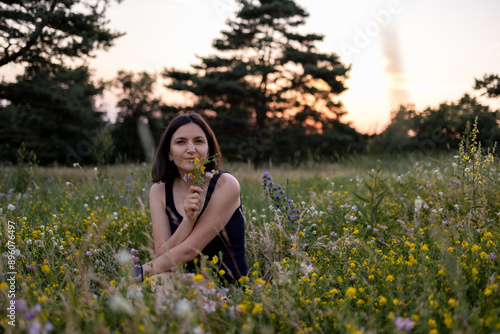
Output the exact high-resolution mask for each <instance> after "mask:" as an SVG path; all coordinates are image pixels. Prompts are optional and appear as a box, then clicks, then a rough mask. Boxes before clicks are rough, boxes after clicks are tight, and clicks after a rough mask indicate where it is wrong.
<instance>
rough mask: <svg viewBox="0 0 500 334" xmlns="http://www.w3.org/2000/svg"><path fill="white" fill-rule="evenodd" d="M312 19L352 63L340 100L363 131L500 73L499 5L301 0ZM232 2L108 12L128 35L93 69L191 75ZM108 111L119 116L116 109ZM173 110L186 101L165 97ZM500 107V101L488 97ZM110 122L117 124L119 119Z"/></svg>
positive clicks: (136, 2)
mask: <svg viewBox="0 0 500 334" xmlns="http://www.w3.org/2000/svg"><path fill="white" fill-rule="evenodd" d="M297 3H298V4H299V5H301V6H302V7H304V8H305V9H306V10H307V11H308V12H309V13H310V17H309V18H308V20H307V24H306V25H305V26H303V27H302V28H301V29H300V31H301V32H311V33H322V34H324V35H325V40H324V42H323V43H321V44H318V48H319V50H320V51H323V52H335V53H337V54H339V55H340V57H341V59H342V61H343V62H344V63H346V64H352V70H351V72H350V78H349V79H348V81H347V86H348V87H349V90H348V91H346V92H345V93H343V94H342V95H341V96H340V100H341V101H342V102H343V103H344V105H345V108H346V110H347V111H348V116H346V117H345V118H344V120H346V121H347V120H349V121H352V123H353V126H355V127H356V128H357V129H358V130H359V131H361V132H368V133H373V132H376V131H380V130H382V129H383V127H384V126H385V125H387V123H388V122H389V120H390V111H391V110H393V109H395V108H397V106H398V105H399V104H400V103H413V104H415V106H416V108H417V110H422V109H424V108H426V107H428V106H432V107H435V106H437V105H438V104H439V103H440V102H446V101H448V102H451V101H456V100H457V99H458V98H460V97H461V96H462V95H463V94H464V93H466V92H468V93H470V94H473V95H475V96H479V94H478V93H477V92H474V90H473V89H472V86H473V85H474V78H479V77H482V76H483V75H484V74H485V73H500V20H499V19H498V16H499V14H500V1H498V0H478V1H470V0H439V1H430V0H418V1H417V0H338V1H337V0H297ZM236 9H237V6H236V3H235V2H234V1H233V0H146V1H145V0H124V1H123V2H122V3H121V4H116V3H114V4H113V5H112V7H111V8H110V9H109V11H108V19H109V20H110V26H111V28H112V29H114V30H118V31H122V32H126V33H127V34H126V35H125V36H123V37H121V38H120V39H118V40H116V42H115V46H114V47H112V48H111V49H110V50H108V51H106V52H104V51H99V52H97V53H96V58H95V59H92V60H91V61H90V67H91V68H93V69H94V74H95V75H96V77H97V78H104V79H111V78H113V77H114V76H116V73H117V71H118V70H120V69H124V70H132V71H141V70H147V71H151V72H160V71H162V69H163V68H165V67H169V68H171V67H175V68H179V69H189V65H191V64H197V63H198V60H197V58H196V55H200V56H207V55H209V54H212V53H213V49H212V48H211V43H212V40H213V39H214V38H216V37H219V36H220V31H221V30H222V29H224V28H225V21H226V19H227V18H228V17H230V16H232V15H234V12H235V11H236ZM106 101H107V102H105V105H104V106H105V107H106V108H108V109H112V108H113V103H114V102H111V100H109V99H108V100H106ZM164 101H165V102H169V101H176V102H180V101H179V98H178V97H177V98H172V97H171V96H170V95H168V94H167V95H165V96H164ZM481 101H483V102H484V103H489V104H491V105H492V106H493V107H494V108H500V104H499V103H498V102H497V101H492V100H489V99H486V98H481ZM111 118H113V117H112V116H111Z"/></svg>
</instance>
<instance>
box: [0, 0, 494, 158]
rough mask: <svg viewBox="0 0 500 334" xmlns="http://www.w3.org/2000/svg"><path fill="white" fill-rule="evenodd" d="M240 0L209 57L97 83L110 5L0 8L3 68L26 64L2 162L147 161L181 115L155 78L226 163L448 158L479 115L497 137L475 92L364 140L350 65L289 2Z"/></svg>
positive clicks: (6, 101) (479, 84) (2, 92)
mask: <svg viewBox="0 0 500 334" xmlns="http://www.w3.org/2000/svg"><path fill="white" fill-rule="evenodd" d="M118 2H120V1H118ZM237 2H238V3H239V9H238V11H237V13H236V15H235V17H234V18H233V19H231V20H229V21H228V22H227V28H226V30H224V31H222V32H221V37H219V38H216V39H215V40H214V41H213V44H212V46H213V49H214V54H212V55H208V56H205V57H200V61H199V63H198V64H194V65H192V67H191V69H190V70H180V69H176V68H166V69H165V70H164V71H163V72H162V73H160V74H152V73H147V72H140V73H133V72H130V71H125V70H124V71H120V72H119V73H117V76H116V78H115V79H114V80H112V81H110V82H98V81H96V80H94V79H93V77H92V75H91V71H90V70H89V68H88V67H87V66H86V63H85V59H87V58H88V57H89V56H92V52H93V51H94V50H96V49H98V48H109V47H111V46H112V44H113V41H114V40H115V39H116V38H119V37H120V36H122V35H123V33H121V32H113V31H110V30H109V28H108V27H107V24H108V22H107V21H106V20H105V19H104V17H105V13H106V10H107V8H108V7H109V5H110V1H108V0H65V1H62V0H61V1H57V0H52V1H48V0H38V1H26V0H23V1H0V12H1V13H0V14H1V15H0V17H2V19H1V21H0V67H1V66H4V65H7V64H19V65H22V66H23V67H24V70H23V73H22V74H20V75H19V76H18V77H17V78H16V81H15V82H1V83H0V162H3V163H9V162H15V161H16V159H17V156H18V153H17V151H18V148H19V147H21V145H22V144H23V143H24V144H25V145H26V147H27V149H28V150H32V151H33V152H35V153H36V156H37V159H38V161H39V163H41V164H51V163H54V162H55V163H58V164H65V165H71V164H73V163H76V162H78V163H80V164H83V163H88V164H91V163H92V164H96V163H97V164H109V163H117V162H118V163H120V162H142V161H150V160H151V157H152V152H153V151H154V146H155V144H156V143H158V141H159V139H160V137H161V134H162V132H163V130H164V129H165V127H166V125H167V124H168V122H169V121H170V120H171V119H172V117H173V116H174V115H175V114H176V113H177V112H178V111H179V110H180V109H181V108H180V107H178V106H172V105H168V104H165V103H164V102H162V100H161V98H160V97H159V96H158V95H157V93H155V90H154V86H155V84H156V82H157V79H158V76H159V75H161V76H162V77H163V79H165V81H166V82H167V84H166V88H168V89H171V90H174V91H178V92H182V93H183V94H185V96H186V100H189V101H192V103H191V104H190V105H189V107H183V108H182V109H193V110H196V111H198V112H200V113H201V114H203V115H204V116H205V118H206V119H207V121H208V122H209V123H210V125H211V126H212V127H213V129H214V131H215V133H216V135H217V137H218V139H219V141H220V145H221V149H222V151H223V153H224V156H225V158H226V159H228V160H231V161H252V162H253V163H254V164H255V165H259V164H260V163H262V162H264V161H268V160H272V161H274V162H285V163H290V164H292V165H299V164H301V163H303V162H305V161H311V160H315V161H336V160H338V159H341V158H343V157H345V156H347V155H349V154H352V153H364V152H390V153H397V152H407V151H413V150H422V149H427V148H426V147H432V149H433V150H449V149H452V148H456V147H457V146H458V141H459V140H460V138H461V136H462V134H463V133H464V131H465V129H466V124H467V121H469V122H470V121H472V120H473V119H474V117H476V116H478V117H479V128H480V129H481V136H482V137H481V138H480V139H482V141H483V143H484V144H485V145H489V144H491V143H493V142H494V141H499V139H500V131H499V125H498V124H499V121H500V115H499V111H493V110H490V108H489V107H488V106H485V105H482V104H481V103H479V102H478V101H477V100H476V99H475V98H473V97H471V96H469V95H464V97H462V98H461V99H460V100H459V101H457V102H451V103H443V104H441V105H440V106H439V107H438V108H436V109H432V108H427V109H425V110H422V111H416V110H414V108H413V107H412V106H401V107H400V109H399V110H397V111H395V112H394V113H393V115H392V120H391V123H390V125H389V126H388V127H387V129H386V130H385V131H384V132H383V133H381V134H380V135H377V136H368V135H364V134H361V133H359V132H357V131H356V130H355V129H354V128H353V127H352V126H351V125H350V124H349V123H347V122H344V121H343V117H344V116H345V115H346V114H347V111H346V110H345V108H344V106H343V105H342V103H341V102H340V101H339V99H338V96H339V95H340V94H341V93H342V92H344V91H345V90H346V89H347V88H346V84H347V80H348V74H349V71H350V66H347V65H345V64H343V63H342V60H341V59H340V58H339V56H338V55H337V54H335V53H323V52H321V51H319V50H318V49H317V47H316V45H317V43H319V42H321V41H322V40H323V39H324V36H323V35H320V34H315V33H309V34H305V33H299V32H298V27H300V26H302V25H303V24H304V23H305V21H306V19H307V17H308V15H309V14H308V13H307V12H306V11H305V10H304V9H303V8H301V7H300V6H298V5H297V4H296V3H295V2H294V1H293V0H253V1H250V0H238V1H237ZM499 87H500V83H499V78H498V76H497V75H493V74H492V75H485V77H484V78H482V79H477V80H476V85H475V88H476V89H478V90H483V91H484V92H485V94H487V95H488V96H489V97H492V98H495V97H498V96H499V95H500V93H499V91H500V89H499ZM104 90H112V91H113V92H115V94H116V95H117V96H118V97H119V102H118V103H117V109H118V115H117V119H116V122H115V123H110V122H106V121H104V115H105V112H104V111H103V110H99V108H98V107H97V106H96V99H97V97H99V96H100V95H101V94H102V93H103V92H104Z"/></svg>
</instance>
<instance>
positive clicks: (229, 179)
mask: <svg viewBox="0 0 500 334" xmlns="http://www.w3.org/2000/svg"><path fill="white" fill-rule="evenodd" d="M239 206H240V185H239V183H238V181H237V180H236V179H235V178H234V177H233V176H232V175H231V174H228V173H224V174H222V175H221V176H220V178H219V180H218V182H217V185H216V187H215V189H214V192H213V194H212V198H211V200H210V203H209V204H208V206H207V208H206V209H205V212H204V213H203V215H202V216H201V217H200V220H199V221H198V223H197V224H196V226H195V227H194V228H193V230H192V232H191V233H190V234H189V235H188V236H187V238H186V239H185V240H184V241H182V242H181V243H180V244H178V245H177V246H174V247H172V248H170V249H169V250H168V251H166V252H164V253H163V254H161V255H160V256H158V257H157V258H156V259H155V260H153V261H151V262H149V263H147V264H145V265H143V269H144V272H147V273H150V274H155V273H161V272H165V271H171V270H175V269H176V268H177V266H178V265H179V264H181V263H187V262H189V261H191V260H192V259H194V258H195V257H196V256H197V255H198V253H199V252H200V251H202V250H203V249H204V248H205V246H206V245H208V243H209V242H210V241H212V240H213V239H214V238H215V237H216V236H217V234H218V233H219V232H220V231H222V229H223V228H224V227H225V226H226V224H227V222H228V221H229V219H230V218H231V216H232V215H233V213H234V211H236V210H237V209H238V207H239ZM153 268H154V269H153Z"/></svg>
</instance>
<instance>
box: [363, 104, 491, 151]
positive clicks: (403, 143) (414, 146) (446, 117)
mask: <svg viewBox="0 0 500 334" xmlns="http://www.w3.org/2000/svg"><path fill="white" fill-rule="evenodd" d="M476 117H477V119H478V121H477V122H478V129H480V130H481V131H480V133H479V134H478V140H479V141H481V142H482V143H483V144H484V145H487V146H490V147H491V146H493V144H494V143H495V142H497V141H500V128H499V127H498V124H499V122H500V111H499V110H491V109H490V108H489V106H486V105H482V104H481V103H479V102H478V101H477V99H476V98H473V97H471V96H470V95H468V94H465V95H464V96H463V97H462V98H461V99H460V100H459V101H458V102H456V103H455V102H452V103H441V104H440V105H439V107H438V108H437V109H433V108H430V107H429V108H427V109H425V110H423V111H421V112H417V111H415V110H414V108H413V107H412V106H401V107H400V109H399V110H398V111H397V112H395V113H393V115H392V120H391V123H390V124H389V126H388V127H387V128H386V129H385V130H384V132H383V133H381V134H380V136H379V137H378V138H376V139H375V140H374V142H373V143H372V147H371V150H372V151H375V152H388V153H400V152H409V151H411V152H422V153H423V154H425V155H428V154H432V153H434V152H435V151H450V150H453V151H454V150H457V149H458V147H459V144H460V140H461V138H462V134H463V133H465V131H466V125H467V122H469V123H471V122H473V120H474V119H475V118H476Z"/></svg>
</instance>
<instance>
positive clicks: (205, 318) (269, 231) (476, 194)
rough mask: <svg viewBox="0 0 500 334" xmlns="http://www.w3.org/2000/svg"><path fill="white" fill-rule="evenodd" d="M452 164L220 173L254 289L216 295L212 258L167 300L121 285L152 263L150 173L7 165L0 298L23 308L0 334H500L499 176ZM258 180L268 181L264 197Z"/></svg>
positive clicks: (479, 159) (360, 163)
mask: <svg viewBox="0 0 500 334" xmlns="http://www.w3.org/2000/svg"><path fill="white" fill-rule="evenodd" d="M457 154H458V155H457V156H453V155H445V156H438V157H430V156H406V157H388V158H385V159H381V161H380V163H378V162H377V158H371V157H352V158H351V159H349V161H343V162H340V163H338V164H328V165H327V164H325V165H318V164H310V165H306V166H303V167H301V168H298V169H292V168H288V167H286V166H282V167H276V166H273V167H269V168H262V169H261V170H259V171H256V170H253V169H252V168H249V167H248V166H247V165H231V164H229V165H226V166H225V169H227V170H229V171H231V172H232V173H233V174H234V175H235V176H236V177H237V178H238V180H239V181H240V184H241V189H242V202H243V210H244V214H245V217H246V232H247V235H246V241H247V264H248V266H249V273H248V277H244V278H242V279H241V280H240V281H241V285H242V287H231V288H229V289H225V288H222V287H220V286H219V285H218V283H217V282H214V281H213V277H214V276H213V270H214V269H213V268H215V264H214V262H217V260H216V259H207V260H206V263H205V264H204V266H203V268H204V270H203V273H202V274H203V275H195V276H192V277H187V278H186V277H182V276H181V274H177V275H178V278H179V279H178V280H177V281H176V283H175V284H176V290H175V292H173V293H171V294H170V295H168V296H164V297H159V296H157V295H155V294H153V293H152V291H151V282H150V281H147V282H144V283H140V284H139V285H138V286H137V285H136V286H132V287H133V288H134V289H131V287H130V286H129V284H128V283H127V282H130V279H129V273H130V267H131V264H129V263H131V261H130V260H129V258H130V257H132V256H135V257H137V258H138V261H139V262H146V261H147V260H149V259H151V252H152V248H153V245H152V238H151V225H150V219H149V210H148V190H149V187H150V180H149V166H143V165H123V166H103V167H98V168H94V167H83V168H81V167H78V166H77V167H74V168H63V167H60V168H45V167H37V166H32V167H30V166H21V167H1V168H0V172H1V185H0V193H1V194H0V208H1V209H0V210H1V213H0V225H1V226H0V232H1V238H2V244H1V248H0V252H1V253H2V266H0V270H2V271H3V273H2V280H1V283H0V288H1V289H0V298H1V303H2V305H7V306H9V305H10V303H11V301H12V300H13V298H11V297H12V296H11V295H10V294H9V291H10V292H11V293H12V291H13V290H15V298H16V299H15V300H16V310H15V312H13V313H14V317H15V325H16V326H15V327H13V326H11V325H9V321H12V316H11V318H9V317H8V315H12V312H10V311H9V310H8V309H7V306H5V307H4V306H3V307H2V311H1V312H0V320H1V323H2V327H3V329H4V330H6V331H7V332H9V331H12V332H28V331H30V330H31V332H32V333H41V332H44V331H45V332H56V333H59V332H68V333H78V332H81V333H111V332H112V333H118V332H124V333H154V332H169V333H177V332H179V333H247V332H248V333H402V332H412V333H448V332H457V333H458V332H460V333H494V332H499V331H500V288H499V284H500V264H499V258H498V256H499V252H498V250H499V245H500V228H499V220H500V191H499V189H500V187H499V185H498V183H499V180H500V164H499V162H498V160H497V161H495V160H493V158H492V156H488V155H487V154H478V152H477V150H474V147H472V149H469V151H468V152H461V153H457ZM264 172H268V173H269V175H272V181H273V182H274V185H272V186H271V185H270V182H271V180H268V179H267V182H266V183H267V186H266V189H267V190H266V189H264V186H263V178H262V175H263V174H264ZM278 185H280V187H279V189H276V190H273V189H274V188H278ZM284 197H286V198H287V199H286V201H285V200H284ZM288 200H291V201H290V202H289V201H288ZM287 206H288V207H289V208H288V209H287ZM299 211H300V212H299ZM9 238H10V239H9ZM9 240H11V241H12V243H10V244H9V243H7V241H9ZM136 250H138V252H137V251H136ZM11 254H13V256H10V257H9V255H11ZM9 261H11V262H9ZM11 264H12V265H13V267H12V268H9V266H10V265H11ZM10 272H16V273H17V274H16V275H12V274H9V273H10ZM12 277H14V278H13V279H12ZM202 277H208V278H205V279H203V280H202V279H201V278H202ZM7 278H10V279H11V280H10V281H8V280H7ZM14 281H15V284H14V285H11V282H14ZM11 324H12V322H11Z"/></svg>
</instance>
